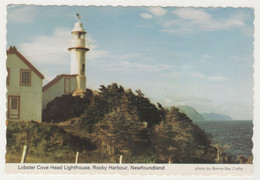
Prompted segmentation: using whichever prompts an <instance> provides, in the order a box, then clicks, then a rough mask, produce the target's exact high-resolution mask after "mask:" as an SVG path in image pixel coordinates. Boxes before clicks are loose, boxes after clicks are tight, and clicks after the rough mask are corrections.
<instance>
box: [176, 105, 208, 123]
mask: <svg viewBox="0 0 260 180" xmlns="http://www.w3.org/2000/svg"><path fill="white" fill-rule="evenodd" d="M177 108H178V109H180V112H182V113H185V114H186V115H187V116H188V117H189V118H190V119H192V120H193V121H203V120H205V119H204V117H203V116H202V115H201V114H200V113H198V112H197V111H196V110H195V109H194V108H193V107H190V106H177Z"/></svg>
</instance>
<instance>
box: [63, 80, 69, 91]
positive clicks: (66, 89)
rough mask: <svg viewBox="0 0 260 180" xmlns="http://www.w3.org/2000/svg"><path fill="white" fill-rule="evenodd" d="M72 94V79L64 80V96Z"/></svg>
mask: <svg viewBox="0 0 260 180" xmlns="http://www.w3.org/2000/svg"><path fill="white" fill-rule="evenodd" d="M69 93H70V78H64V94H69Z"/></svg>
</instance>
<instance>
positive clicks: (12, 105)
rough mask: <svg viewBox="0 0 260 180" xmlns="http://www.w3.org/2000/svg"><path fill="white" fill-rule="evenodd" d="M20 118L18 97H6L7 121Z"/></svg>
mask: <svg viewBox="0 0 260 180" xmlns="http://www.w3.org/2000/svg"><path fill="white" fill-rule="evenodd" d="M19 118H20V96H8V119H19Z"/></svg>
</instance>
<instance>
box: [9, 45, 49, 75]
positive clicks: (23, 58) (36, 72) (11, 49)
mask: <svg viewBox="0 0 260 180" xmlns="http://www.w3.org/2000/svg"><path fill="white" fill-rule="evenodd" d="M6 53H7V54H16V55H17V56H18V57H19V58H20V59H21V60H22V61H23V62H24V63H25V64H26V65H27V66H29V67H30V68H31V70H33V72H35V74H37V75H38V76H39V77H40V78H41V79H44V76H43V74H42V73H40V71H38V69H36V68H35V67H34V66H33V65H32V64H31V63H30V62H29V61H28V60H27V59H26V58H25V57H24V56H23V55H22V54H21V53H20V52H19V51H17V49H16V47H15V46H10V48H9V49H8V50H7V51H6Z"/></svg>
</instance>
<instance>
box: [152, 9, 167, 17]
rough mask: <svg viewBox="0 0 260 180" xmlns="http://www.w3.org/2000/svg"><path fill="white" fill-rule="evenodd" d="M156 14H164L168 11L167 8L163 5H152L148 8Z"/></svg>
mask: <svg viewBox="0 0 260 180" xmlns="http://www.w3.org/2000/svg"><path fill="white" fill-rule="evenodd" d="M148 11H149V12H151V13H152V14H153V15H154V16H164V15H165V14H166V13H167V10H165V9H163V8H161V7H152V8H149V9H148Z"/></svg>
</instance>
